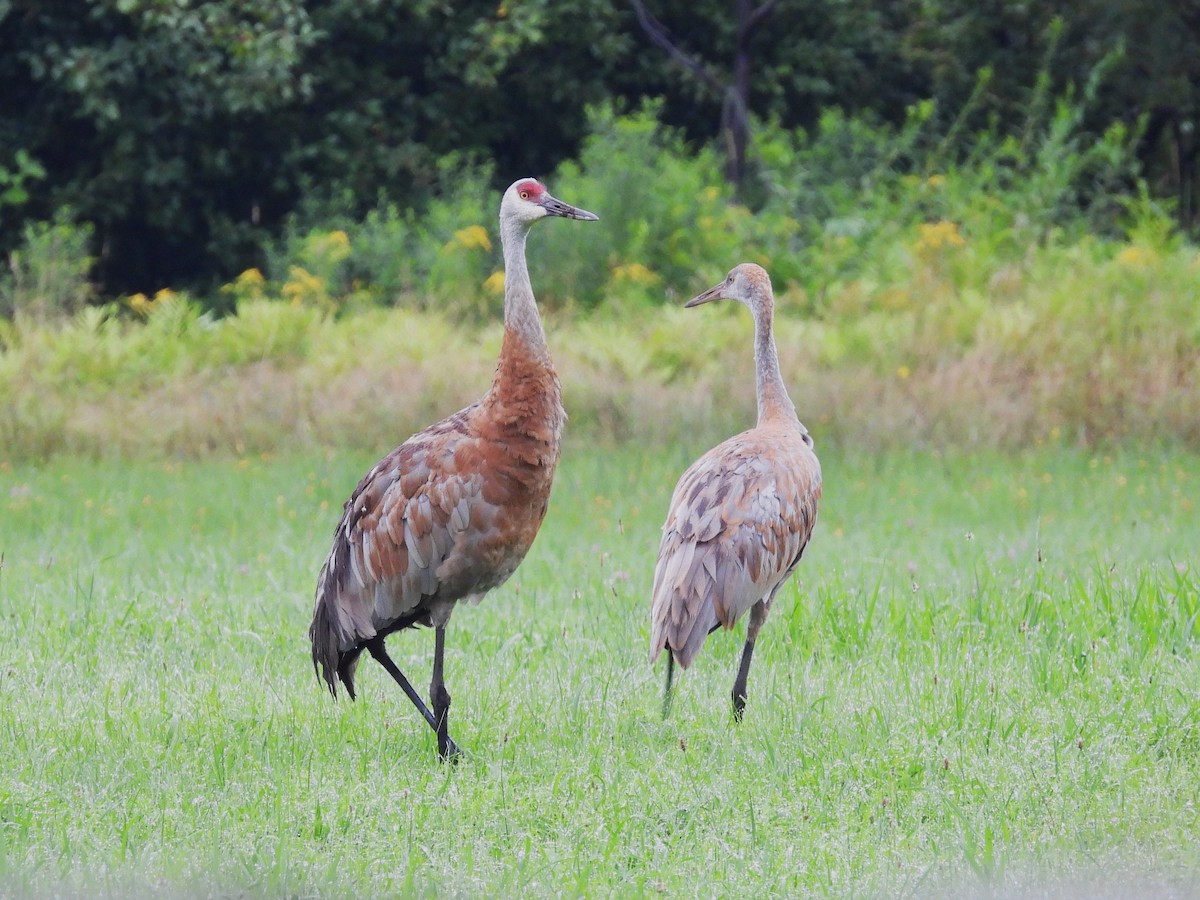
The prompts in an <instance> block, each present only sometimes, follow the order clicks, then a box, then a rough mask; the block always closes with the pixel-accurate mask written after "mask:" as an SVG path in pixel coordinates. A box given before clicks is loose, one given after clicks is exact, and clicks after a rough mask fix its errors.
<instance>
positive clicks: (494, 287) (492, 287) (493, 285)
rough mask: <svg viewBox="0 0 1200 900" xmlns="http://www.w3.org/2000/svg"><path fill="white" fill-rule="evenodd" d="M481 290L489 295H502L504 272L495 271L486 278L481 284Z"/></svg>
mask: <svg viewBox="0 0 1200 900" xmlns="http://www.w3.org/2000/svg"><path fill="white" fill-rule="evenodd" d="M483 289H484V290H485V291H487V292H488V293H489V294H503V293H504V272H503V270H497V271H495V272H493V273H492V274H491V275H489V276H488V277H487V279H486V280H485V281H484V282H483Z"/></svg>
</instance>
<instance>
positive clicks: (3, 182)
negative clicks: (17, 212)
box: [0, 150, 46, 209]
mask: <svg viewBox="0 0 1200 900" xmlns="http://www.w3.org/2000/svg"><path fill="white" fill-rule="evenodd" d="M45 177H46V169H45V167H44V166H42V165H41V163H39V162H38V161H37V160H36V159H34V158H33V157H31V156H30V155H29V154H28V153H26V152H25V151H24V150H18V151H17V152H16V154H15V156H14V157H13V168H11V169H10V168H6V167H5V166H3V165H0V209H3V208H4V207H5V206H10V207H18V206H22V205H24V204H25V203H27V202H28V201H29V190H28V188H26V187H25V183H26V182H29V181H37V180H38V179H41V178H45Z"/></svg>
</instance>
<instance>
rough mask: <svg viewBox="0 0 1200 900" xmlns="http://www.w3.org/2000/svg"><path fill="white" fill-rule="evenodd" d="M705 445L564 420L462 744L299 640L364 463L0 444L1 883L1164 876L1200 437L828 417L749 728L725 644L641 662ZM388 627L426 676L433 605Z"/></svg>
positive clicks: (1173, 848) (1197, 832)
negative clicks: (410, 624) (903, 447)
mask: <svg viewBox="0 0 1200 900" xmlns="http://www.w3.org/2000/svg"><path fill="white" fill-rule="evenodd" d="M702 449H703V448H702V447H700V446H692V447H683V446H680V447H677V448H674V449H671V450H670V451H666V452H654V453H649V452H641V451H638V450H636V449H620V450H617V449H613V450H605V449H601V448H594V449H587V448H584V447H581V446H571V447H569V448H568V453H567V454H566V456H565V459H564V464H563V467H562V469H561V471H560V477H559V481H558V484H557V487H556V489H555V495H554V499H553V502H552V505H551V510H550V514H549V517H548V519H547V521H546V524H545V527H544V528H543V530H542V534H541V536H540V537H539V539H538V542H537V544H536V545H535V546H534V549H533V551H532V552H531V553H530V555H529V557H528V559H527V560H526V562H525V564H524V565H523V566H522V567H521V569H520V570H519V571H518V572H517V574H516V575H515V576H514V578H513V579H512V581H511V582H510V583H509V584H508V585H506V586H505V587H504V588H502V589H500V590H498V591H496V592H494V593H493V594H491V595H490V596H488V597H487V598H486V599H485V600H484V602H483V603H482V604H481V605H480V606H479V607H473V608H472V607H468V608H463V609H460V610H459V611H458V612H457V613H456V614H455V617H454V619H453V621H452V623H451V628H450V631H449V638H448V643H449V646H448V651H447V677H448V683H449V688H450V690H451V693H452V694H453V696H454V705H453V709H452V733H453V734H454V736H455V738H456V739H457V740H458V742H459V743H460V744H461V745H462V747H463V748H464V750H465V751H466V753H467V756H466V758H465V760H464V761H463V762H462V764H461V765H459V766H458V767H457V768H454V769H451V768H448V767H446V766H443V765H441V764H440V763H439V762H438V760H437V758H436V754H435V746H434V739H433V736H432V734H431V733H430V732H429V729H428V728H427V727H426V726H425V725H424V724H423V722H422V721H421V720H420V719H419V718H418V716H417V715H416V713H415V712H414V711H413V710H412V709H411V707H410V706H409V704H408V703H407V701H406V700H405V699H404V697H403V696H402V695H401V694H400V692H399V691H398V690H397V689H396V688H395V686H394V685H393V684H391V683H390V681H389V680H388V679H387V678H386V676H385V675H384V673H383V672H382V671H381V670H380V669H379V668H378V667H377V666H374V665H373V664H372V663H370V662H367V663H364V665H363V666H362V668H361V669H360V676H359V681H360V690H361V694H360V699H359V702H357V703H349V702H346V701H344V700H343V701H341V702H338V703H334V702H332V701H331V700H330V698H329V697H328V695H327V694H326V693H325V692H324V691H323V689H322V688H321V687H320V686H319V685H318V683H317V681H316V680H315V677H314V675H313V672H312V669H311V666H310V664H309V659H308V648H307V640H306V634H305V631H306V628H307V625H308V619H309V615H310V612H311V594H312V588H313V583H314V579H315V576H316V572H317V569H318V568H319V566H320V564H321V562H322V560H323V558H324V554H325V552H326V550H327V549H328V540H329V537H330V533H331V530H332V527H333V525H334V522H335V519H336V517H337V511H338V509H339V508H340V503H341V501H342V500H343V499H344V497H345V495H346V494H347V493H348V491H349V490H350V488H351V487H352V486H353V484H354V483H355V481H356V479H357V478H358V476H359V475H360V474H361V472H362V470H363V469H364V468H365V467H366V466H367V465H369V464H370V463H371V462H372V461H373V459H372V458H371V457H370V456H366V455H362V454H356V455H352V456H345V457H341V456H332V455H316V454H312V455H307V456H295V457H291V458H279V459H276V458H270V457H266V458H259V457H254V458H248V459H244V460H230V461H224V462H222V461H212V460H209V461H204V462H195V463H165V464H164V463H162V462H157V463H149V462H143V463H114V462H97V463H91V462H89V463H81V462H78V461H71V460H68V459H60V460H58V461H55V462H53V463H52V464H49V465H47V466H45V467H34V466H28V465H16V466H7V465H6V466H3V467H2V468H0V552H2V553H3V567H2V568H0V690H2V692H3V704H2V705H0V746H3V747H4V748H5V750H4V753H3V760H4V761H3V764H2V767H0V894H10V893H15V894H25V893H34V894H39V895H41V894H50V893H55V892H61V891H66V892H68V893H70V892H80V893H87V894H90V893H92V892H96V891H102V892H105V893H107V894H110V895H127V894H130V893H135V894H137V893H142V894H149V893H155V892H161V891H162V890H164V889H167V890H170V891H172V892H174V893H183V894H192V893H196V894H201V893H205V894H206V893H208V892H210V891H216V892H228V893H232V894H241V893H245V894H249V895H251V896H260V895H300V896H307V895H316V894H329V895H337V896H372V895H375V896H377V895H380V894H384V893H390V894H426V893H464V894H487V895H499V896H520V895H526V894H532V895H547V894H587V895H592V896H629V895H639V894H654V893H656V892H660V891H661V892H664V893H665V894H667V895H669V896H692V895H697V894H698V895H704V896H708V895H725V896H734V895H736V896H769V895H781V896H796V895H804V894H828V895H834V896H862V895H872V894H880V895H887V896H895V895H909V896H928V895H930V894H939V893H943V894H946V895H956V894H957V893H958V892H959V890H960V889H963V886H964V885H965V886H966V889H969V890H971V891H977V892H980V893H983V892H986V891H990V890H996V891H998V892H1000V893H1004V892H1016V891H1020V890H1021V889H1022V888H1023V886H1029V885H1031V884H1036V885H1043V886H1045V885H1047V884H1058V885H1061V884H1066V885H1079V884H1083V885H1092V886H1093V887H1094V886H1095V885H1096V884H1101V885H1105V886H1107V887H1108V888H1109V889H1110V890H1111V889H1113V885H1122V884H1123V885H1126V886H1127V887H1129V890H1135V889H1137V890H1140V891H1141V892H1142V893H1146V890H1145V886H1146V885H1151V886H1154V885H1163V884H1174V885H1177V886H1178V885H1186V884H1188V878H1189V873H1192V874H1194V873H1195V870H1196V865H1197V860H1198V859H1200V652H1198V646H1197V640H1198V638H1200V627H1198V625H1197V613H1198V611H1200V575H1198V568H1197V558H1196V548H1197V546H1200V516H1197V514H1196V509H1195V506H1194V504H1195V502H1196V498H1197V496H1198V492H1197V486H1198V485H1200V457H1197V456H1195V455H1191V454H1187V453H1183V452H1177V451H1170V450H1146V451H1144V452H1139V451H1135V450H1132V449H1130V450H1126V451H1123V452H1120V453H1116V454H1113V455H1111V456H1105V455H1103V454H1097V455H1089V454H1086V453H1083V452H1078V451H1069V450H1062V451H1060V450H1049V449H1048V450H1042V451H1038V452H1035V453H1030V454H1027V455H1009V456H1003V455H963V456H951V457H942V456H939V455H936V454H921V455H917V454H891V455H879V456H868V455H853V454H851V455H844V454H842V453H841V452H839V451H837V450H835V449H832V448H828V447H826V448H825V449H824V450H823V458H824V459H823V461H824V467H825V478H826V493H825V498H824V503H823V508H822V511H821V520H820V523H819V525H818V530H817V533H816V536H815V538H814V541H813V543H812V545H811V546H810V548H809V551H808V553H807V555H806V557H805V559H804V561H803V563H802V564H801V566H800V569H799V572H798V577H797V578H796V579H795V581H794V583H793V584H791V585H789V586H788V587H787V588H785V589H784V590H783V591H782V592H781V593H780V595H779V597H778V599H777V602H776V608H775V609H774V611H773V614H772V617H771V619H770V620H769V621H768V623H767V626H766V627H765V629H764V631H763V635H762V638H761V639H760V641H759V646H758V650H757V654H756V659H755V665H754V668H753V670H752V672H751V677H750V695H751V696H750V701H749V705H748V707H747V715H746V721H745V722H744V723H743V724H742V725H741V726H740V727H738V726H735V725H733V724H732V723H731V721H730V715H729V690H730V687H731V685H732V680H733V675H734V668H735V665H736V659H737V654H738V652H739V650H740V637H739V636H738V635H727V634H723V633H721V634H716V635H714V636H713V637H712V638H710V640H709V642H708V644H707V645H706V647H705V649H704V651H703V653H702V654H701V656H700V658H699V659H698V661H697V663H696V664H695V666H694V667H693V668H692V669H691V670H689V671H688V672H686V673H683V676H682V678H681V680H680V682H679V691H678V695H677V697H676V700H675V704H674V709H673V713H672V717H671V719H670V720H668V721H667V722H665V723H664V722H663V721H662V720H661V718H660V715H659V710H660V702H661V693H660V692H661V689H662V675H663V671H662V666H661V663H660V666H659V668H658V669H657V670H651V669H650V667H649V666H648V664H647V661H646V647H647V642H648V627H647V609H648V599H647V598H648V594H649V587H650V579H651V574H652V570H653V564H654V556H655V552H656V549H657V530H658V527H659V525H660V524H661V521H662V518H663V515H664V512H665V508H666V502H667V498H668V495H669V492H670V489H671V488H672V486H673V484H674V480H675V478H676V477H677V475H678V474H679V472H680V471H681V470H682V468H683V467H684V466H685V465H686V463H687V462H688V461H689V460H690V459H691V458H693V456H694V455H695V454H696V453H698V452H699V451H700V450H702ZM818 449H822V447H821V445H820V444H818ZM740 633H741V632H740V629H739V635H740ZM390 646H391V648H392V651H393V654H394V656H395V658H396V660H397V662H398V663H399V664H400V666H401V667H402V668H403V669H404V670H405V671H406V672H408V673H409V674H410V676H411V677H412V679H413V681H414V683H416V684H417V685H418V686H419V687H420V688H422V689H424V687H425V685H426V684H427V679H428V675H429V661H430V655H431V650H432V635H431V634H430V633H428V632H419V633H418V632H409V633H406V634H402V635H397V636H395V637H393V638H392V639H391V642H390ZM1180 890H1183V888H1180ZM1090 892H1092V891H1087V890H1082V889H1081V893H1083V894H1086V893H1090ZM1176 896H1178V894H1176Z"/></svg>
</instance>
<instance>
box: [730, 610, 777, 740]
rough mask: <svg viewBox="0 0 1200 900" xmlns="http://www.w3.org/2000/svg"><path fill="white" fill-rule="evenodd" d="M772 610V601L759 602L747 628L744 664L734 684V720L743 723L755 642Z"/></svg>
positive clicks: (739, 669)
mask: <svg viewBox="0 0 1200 900" xmlns="http://www.w3.org/2000/svg"><path fill="white" fill-rule="evenodd" d="M770 608H771V601H770V600H759V601H758V602H757V603H755V604H754V605H753V606H752V607H750V623H749V624H748V625H747V626H746V646H745V647H743V648H742V663H741V665H740V666H738V673H737V680H736V681H735V682H734V683H733V718H734V721H737V722H740V721H742V711H743V710H745V708H746V679H747V678H748V677H749V675H750V660H751V659H752V658H753V657H754V642H755V641H756V640H757V639H758V631H759V629H760V628H762V626H763V622H765V621H767V612H768V611H769V610H770Z"/></svg>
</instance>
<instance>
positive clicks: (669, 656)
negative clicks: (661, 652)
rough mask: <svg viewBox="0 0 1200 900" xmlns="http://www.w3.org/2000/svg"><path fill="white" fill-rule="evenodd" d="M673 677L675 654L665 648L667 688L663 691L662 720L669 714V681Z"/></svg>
mask: <svg viewBox="0 0 1200 900" xmlns="http://www.w3.org/2000/svg"><path fill="white" fill-rule="evenodd" d="M674 675H675V654H674V653H672V652H671V648H670V647H668V648H667V687H666V690H664V691H663V718H664V719H665V718H666V717H667V716H669V715H670V714H671V679H672V678H673V677H674Z"/></svg>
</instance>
